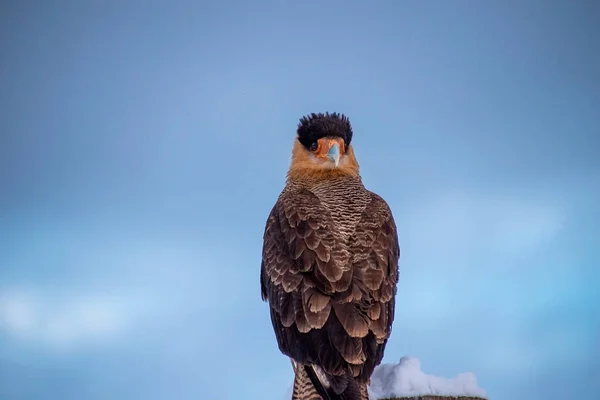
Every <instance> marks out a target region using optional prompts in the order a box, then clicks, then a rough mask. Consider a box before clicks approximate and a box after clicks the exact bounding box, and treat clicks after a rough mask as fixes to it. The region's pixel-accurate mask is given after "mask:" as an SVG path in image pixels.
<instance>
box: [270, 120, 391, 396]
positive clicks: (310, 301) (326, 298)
mask: <svg viewBox="0 0 600 400" xmlns="http://www.w3.org/2000/svg"><path fill="white" fill-rule="evenodd" d="M297 133H298V135H297V138H296V141H295V143H294V148H293V151H292V162H291V165H290V169H289V171H288V179H287V183H286V186H285V188H284V189H283V191H282V192H281V194H280V196H279V198H278V200H277V202H276V204H275V206H274V207H273V209H272V210H271V213H270V215H269V217H268V220H267V223H266V227H265V232H264V243H263V254H262V265H261V279H260V280H261V292H262V298H263V300H267V301H268V302H269V305H270V312H271V321H272V323H273V328H274V331H275V335H276V338H277V343H278V345H279V349H280V350H281V352H283V353H284V354H286V355H287V356H289V357H290V358H291V359H292V360H293V361H292V362H293V364H294V372H295V380H294V392H293V393H294V394H293V396H292V398H293V399H295V400H310V399H316V400H319V399H323V400H335V399H345V400H367V399H368V395H367V385H368V384H369V380H370V377H371V374H372V373H373V370H374V368H375V367H376V366H377V365H378V364H379V363H380V362H381V359H382V358H383V353H384V348H385V345H386V343H387V340H388V338H389V336H390V333H391V328H392V322H393V320H394V299H395V294H396V283H397V280H398V260H399V257H400V249H399V246H398V237H397V233H396V225H395V222H394V218H393V216H392V213H391V211H390V208H389V207H388V205H387V203H386V202H385V201H384V200H383V199H382V198H381V197H380V196H378V195H377V194H375V193H373V192H371V191H369V190H367V189H366V188H365V187H364V186H363V184H362V180H361V177H360V174H359V165H358V162H357V160H356V157H355V155H354V150H353V148H352V146H351V140H352V128H351V126H350V122H349V121H348V119H347V118H346V117H345V116H343V115H339V114H312V115H311V116H309V117H304V118H302V119H301V120H300V124H299V126H298V131H297Z"/></svg>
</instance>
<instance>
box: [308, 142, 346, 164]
mask: <svg viewBox="0 0 600 400" xmlns="http://www.w3.org/2000/svg"><path fill="white" fill-rule="evenodd" d="M334 143H335V144H337V145H338V146H339V148H340V159H341V158H342V157H344V151H345V149H344V139H342V138H337V137H336V138H328V137H324V138H321V139H319V140H317V145H318V147H317V150H316V151H315V152H314V154H315V157H317V158H319V159H322V160H324V161H328V160H329V156H328V155H327V154H328V153H329V150H330V149H331V146H333V145H334Z"/></svg>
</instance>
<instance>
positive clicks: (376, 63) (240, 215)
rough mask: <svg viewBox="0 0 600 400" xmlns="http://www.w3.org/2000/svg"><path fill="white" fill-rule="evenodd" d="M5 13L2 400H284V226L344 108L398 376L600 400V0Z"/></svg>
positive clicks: (507, 392) (0, 195) (196, 5)
mask: <svg viewBox="0 0 600 400" xmlns="http://www.w3.org/2000/svg"><path fill="white" fill-rule="evenodd" d="M216 4H217V2H211V3H209V2H192V1H186V2H183V1H179V2H166V1H162V2H159V1H150V2H143V3H142V2H139V1H134V0H131V1H128V2H118V1H116V0H112V1H111V0H109V1H100V0H96V1H89V0H88V1H62V0H61V1H54V2H44V1H38V2H35V1H26V2H17V1H5V2H2V4H1V5H0V49H1V51H0V121H2V128H1V129H0V398H1V399H9V400H12V399H24V400H29V399H48V398H60V399H62V400H69V399H77V400H79V399H83V398H85V399H90V400H95V399H109V398H110V399H128V400H131V399H148V400H154V399H157V400H158V399H181V400H185V399H217V400H218V399H233V398H238V397H239V396H241V395H244V394H245V395H246V396H247V397H246V398H250V399H254V398H256V399H258V398H261V399H283V397H284V396H285V392H286V390H287V389H288V387H289V385H290V384H291V381H292V372H291V368H290V364H289V361H288V360H287V359H286V358H285V357H284V356H282V355H281V354H280V353H279V351H278V349H277V345H276V343H275V339H274V335H273V333H272V328H271V325H270V321H269V317H268V309H267V305H266V304H265V303H262V302H261V300H260V289H259V279H258V277H259V268H260V254H261V246H262V233H263V228H264V223H265V220H266V217H267V215H268V212H269V211H270V208H271V207H272V205H273V203H274V201H275V200H276V198H277V195H278V194H279V191H280V190H281V189H282V187H283V185H284V179H285V172H286V169H287V166H288V163H289V158H290V153H291V146H292V142H293V140H294V134H295V127H296V124H297V121H298V119H299V118H300V117H301V116H302V115H304V114H307V113H310V112H320V111H340V112H343V113H345V114H346V115H348V116H349V117H350V119H351V121H352V123H353V126H354V131H355V137H354V140H353V143H354V146H355V151H356V153H357V157H358V158H359V161H360V163H361V171H362V176H363V179H364V181H365V184H366V185H367V187H368V188H370V189H371V190H374V191H376V192H377V193H379V194H381V195H382V196H384V198H385V199H386V200H387V201H388V202H389V204H390V206H391V207H392V209H393V211H394V215H395V218H396V221H397V225H398V230H399V237H400V243H401V249H402V255H401V261H400V282H399V285H398V297H397V307H396V309H397V314H396V322H395V326H394V331H393V335H392V338H391V340H390V342H389V345H388V348H387V351H386V356H385V360H384V361H386V362H397V361H398V360H399V359H400V357H402V356H403V355H413V356H416V357H418V358H419V359H420V360H421V362H422V366H423V370H424V371H425V372H427V373H431V374H438V375H443V376H454V375H456V374H458V373H460V372H464V371H472V372H474V373H475V374H476V375H477V378H478V381H479V384H480V386H482V387H483V388H484V389H486V390H487V392H488V393H489V395H490V396H491V397H492V398H493V399H495V400H503V399H506V400H509V399H510V400H518V399H528V400H532V399H545V400H552V399H559V398H560V399H562V398H564V396H565V395H569V396H568V397H569V398H570V397H571V396H572V398H577V397H576V396H578V395H580V396H585V395H589V393H594V392H597V391H598V390H600V384H599V382H600V379H599V378H600V365H599V364H598V358H597V356H595V355H594V354H597V353H598V351H599V348H600V342H599V340H600V339H599V338H600V298H599V295H598V294H597V293H596V290H597V288H598V287H599V285H600V272H599V271H600V269H599V267H600V265H599V264H600V244H599V241H600V239H599V238H600V207H599V206H598V200H597V199H598V197H599V196H600V158H599V157H598V154H599V152H600V111H599V110H600V41H599V40H598V38H599V37H600V7H599V5H598V3H597V2H592V1H587V2H586V1H560V2H559V1H540V0H532V1H528V2H518V1H501V2H499V1H498V2H491V1H490V2H483V1H480V2H478V1H454V2H443V1H432V2H416V1H404V2H400V1H398V2H392V1H387V2H384V1H381V2H377V4H376V5H375V4H374V3H371V2H358V1H347V2H341V1H328V2H315V1H305V2H302V3H300V2H291V1H286V0H279V1H269V2H237V3H236V2H221V3H220V5H216Z"/></svg>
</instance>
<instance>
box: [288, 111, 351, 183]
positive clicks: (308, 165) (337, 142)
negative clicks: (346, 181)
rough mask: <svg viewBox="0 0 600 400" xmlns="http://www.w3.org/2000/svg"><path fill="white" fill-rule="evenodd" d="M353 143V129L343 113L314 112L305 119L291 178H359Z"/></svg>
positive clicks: (298, 139)
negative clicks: (345, 176) (344, 176)
mask: <svg viewBox="0 0 600 400" xmlns="http://www.w3.org/2000/svg"><path fill="white" fill-rule="evenodd" d="M351 141H352V126H351V125H350V121H349V120H348V118H347V117H346V116H344V115H342V114H338V113H332V114H329V113H325V114H321V113H320V114H315V113H313V114H310V115H307V116H305V117H302V118H301V119H300V123H299V124H298V130H297V136H296V140H295V143H294V148H293V151H292V162H291V165H290V170H289V171H288V176H289V177H290V178H297V179H301V178H311V177H312V178H326V177H334V176H341V175H349V176H358V175H359V167H358V162H357V160H356V157H355V155H354V150H353V149H352V146H351V145H350V142H351Z"/></svg>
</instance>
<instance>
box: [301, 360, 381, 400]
mask: <svg viewBox="0 0 600 400" xmlns="http://www.w3.org/2000/svg"><path fill="white" fill-rule="evenodd" d="M292 363H293V365H294V373H295V377H294V389H293V391H292V400H369V394H368V392H367V385H366V384H363V383H359V382H357V381H356V380H355V379H354V377H352V376H350V375H346V376H342V377H332V376H326V375H325V374H324V373H323V372H321V371H319V368H318V367H315V366H312V365H301V364H296V363H294V362H292Z"/></svg>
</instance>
